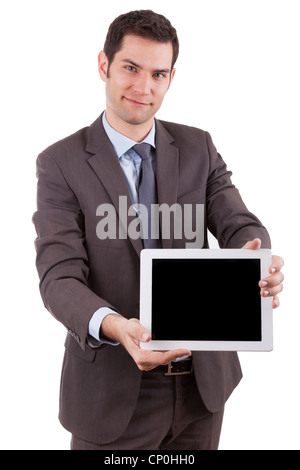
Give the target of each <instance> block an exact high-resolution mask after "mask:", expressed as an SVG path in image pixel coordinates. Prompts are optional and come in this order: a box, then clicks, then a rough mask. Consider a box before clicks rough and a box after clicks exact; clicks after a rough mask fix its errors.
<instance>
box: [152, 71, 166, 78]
mask: <svg viewBox="0 0 300 470" xmlns="http://www.w3.org/2000/svg"><path fill="white" fill-rule="evenodd" d="M165 76H166V75H165V74H164V73H161V72H156V73H155V74H154V78H158V79H162V78H165Z"/></svg>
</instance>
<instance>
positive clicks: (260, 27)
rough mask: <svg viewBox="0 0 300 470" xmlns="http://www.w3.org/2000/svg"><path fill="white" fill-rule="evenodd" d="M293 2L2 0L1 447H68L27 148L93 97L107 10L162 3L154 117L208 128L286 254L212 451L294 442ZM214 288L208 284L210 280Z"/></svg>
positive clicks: (111, 13)
mask: <svg viewBox="0 0 300 470" xmlns="http://www.w3.org/2000/svg"><path fill="white" fill-rule="evenodd" d="M298 5H299V2H298V1H297V0H295V1H293V0H281V1H278V0H251V1H250V0H249V1H247V0H226V1H223V0H219V1H218V0H188V1H185V2H183V1H182V0H181V1H178V0H164V1H161V0H152V1H146V0H137V1H135V0H127V1H126V2H123V1H117V0H111V1H109V2H105V1H102V0H97V1H96V0H84V1H83V0H80V1H79V0H43V1H39V0H26V1H22V0H10V1H9V2H4V1H3V2H1V7H0V18H1V19H0V35H1V37H0V39H1V41H0V45H1V59H0V60H1V89H0V93H1V96H0V98H1V101H0V103H1V107H0V109H1V167H0V168H1V179H0V182H1V183H0V190H1V253H2V255H1V341H0V347H1V351H0V358H1V388H0V390H1V402H0V407H1V408H0V413H1V415H0V426H1V428H0V432H1V436H0V447H1V448H2V449H15V450H18V449H33V450H35V449H36V450H37V449H68V448H69V433H68V432H66V431H65V430H64V429H62V428H61V426H60V424H59V422H58V420H57V412H58V394H59V381H60V370H61V362H62V355H63V343H64V337H65V329H64V327H63V326H62V325H60V324H59V323H58V322H56V321H55V320H54V319H53V318H52V317H51V315H50V314H49V313H48V312H47V311H46V310H45V309H44V307H43V304H42V301H41V299H40V296H39V291H38V277H37V274H36V271H35V266H34V263H35V251H34V247H33V240H34V238H35V231H34V227H33V225H32V223H31V216H32V214H33V212H34V210H35V191H36V179H35V160H36V156H37V154H38V153H39V152H40V151H42V150H43V149H44V148H46V147H47V146H48V145H50V144H52V143H53V142H55V141H57V140H59V139H60V138H63V137H65V136H67V135H69V134H71V133H73V132H75V131H77V130H78V129H80V128H82V127H85V126H88V125H89V124H91V123H92V122H93V121H94V120H95V119H96V118H97V116H98V115H99V114H100V112H101V111H102V110H103V109H104V106H105V100H104V85H103V83H102V82H101V81H100V78H99V76H98V72H97V54H98V52H99V51H100V49H101V48H102V46H103V43H104V39H105V35H106V31H107V28H108V25H109V24H110V23H111V21H112V20H113V19H114V18H115V17H116V16H118V15H119V14H121V13H125V12H126V11H129V10H133V9H141V8H151V9H153V10H155V11H157V12H159V13H162V14H165V15H166V16H167V17H168V18H169V19H170V20H171V22H172V23H173V24H174V26H175V27H176V29H177V31H178V35H179V39H180V57H179V60H178V62H177V74H176V77H175V80H174V82H173V84H172V87H171V89H170V91H169V93H168V95H167V97H166V99H165V103H164V105H163V107H162V109H161V111H160V112H159V114H158V117H160V118H162V119H166V120H172V121H176V122H180V123H185V124H190V125H193V126H196V127H200V128H202V129H205V130H208V131H209V132H210V133H211V135H212V137H213V140H214V143H215V145H216V146H217V148H218V150H219V152H220V153H221V154H222V156H223V158H224V159H225V161H226V162H227V164H228V167H229V169H231V170H232V171H233V182H234V183H235V184H236V185H237V187H238V188H239V189H240V191H241V193H242V196H243V198H244V201H245V202H246V204H247V206H248V208H249V209H250V210H251V211H253V212H254V213H255V214H256V215H257V216H258V217H259V218H260V219H261V220H262V221H263V223H264V224H265V225H266V226H267V228H268V230H269V232H270V234H271V238H272V242H273V252H274V253H276V254H280V255H281V256H282V257H283V258H284V259H285V263H286V265H285V268H284V273H285V276H286V280H285V289H284V292H283V293H282V295H281V307H280V309H279V310H277V311H275V312H274V327H275V350H274V351H273V352H272V353H241V354H240V358H241V362H242V365H243V370H244V379H243V381H242V383H241V384H240V386H239V387H238V388H237V389H236V390H235V392H234V394H233V395H232V397H231V398H230V400H229V401H228V404H227V409H226V415H225V420H224V426H223V432H222V436H221V443H220V448H221V449H224V450H225V449H228V450H238V449H250V450H255V449H265V450H268V449H285V450H289V449H300V435H299V419H300V406H299V401H300V400H299V396H300V380H299V349H300V341H299V337H300V320H299V304H298V291H299V286H298V283H297V276H298V278H299V275H298V272H297V267H298V264H299V248H298V245H299V244H298V239H299V164H298V160H299V109H300V100H299V83H300V74H299V44H300V33H299V31H300V29H299V12H298ZM215 287H216V293H217V291H218V286H217V285H216V286H215Z"/></svg>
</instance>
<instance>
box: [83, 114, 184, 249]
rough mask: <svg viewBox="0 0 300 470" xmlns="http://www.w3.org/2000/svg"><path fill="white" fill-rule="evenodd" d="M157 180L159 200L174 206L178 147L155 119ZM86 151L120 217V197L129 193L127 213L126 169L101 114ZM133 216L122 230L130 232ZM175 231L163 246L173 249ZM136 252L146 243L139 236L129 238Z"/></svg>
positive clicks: (161, 202) (129, 200)
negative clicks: (120, 160)
mask: <svg viewBox="0 0 300 470" xmlns="http://www.w3.org/2000/svg"><path fill="white" fill-rule="evenodd" d="M155 140H156V180H157V192H158V203H159V204H167V205H168V206H169V207H171V206H172V205H173V204H174V203H176V202H177V194H178V171H179V150H178V149H177V148H176V147H174V145H171V143H172V142H174V138H173V137H172V136H171V135H170V134H169V133H168V132H167V130H166V129H165V127H164V126H163V124H162V123H161V122H160V121H158V120H156V138H155ZM86 150H87V151H88V152H89V153H91V154H92V156H91V157H90V158H89V159H88V163H89V164H90V166H91V167H92V169H93V170H94V172H95V173H96V175H97V176H98V178H99V180H100V181H101V182H102V184H103V186H104V187H105V189H106V191H107V193H108V194H109V197H110V199H111V201H112V204H113V205H114V207H115V209H116V211H117V213H118V215H119V217H121V220H123V219H124V217H122V216H121V215H120V211H119V197H120V196H127V214H128V209H129V207H130V206H131V204H132V202H131V197H130V193H129V190H128V186H127V181H126V178H125V175H124V173H123V170H122V168H121V166H120V164H119V162H118V158H117V156H116V153H115V151H114V148H113V146H112V144H111V142H110V140H109V139H108V137H107V135H106V132H105V131H104V128H103V126H102V115H101V116H100V117H99V118H98V119H97V120H96V121H95V122H94V123H93V124H92V125H91V126H90V128H89V131H88V141H87V146H86ZM134 218H135V217H134V216H127V222H128V223H127V226H125V225H123V229H124V230H125V231H126V233H127V234H128V226H129V224H130V223H131V221H133V220H134ZM173 235H174V230H173V227H172V225H171V236H170V238H168V239H163V240H162V245H163V248H171V246H172V240H173ZM128 238H129V240H130V242H131V243H132V245H133V247H134V249H135V251H136V253H137V254H138V255H139V254H140V252H141V250H142V248H143V245H142V242H141V240H140V239H137V240H133V239H132V238H130V237H128Z"/></svg>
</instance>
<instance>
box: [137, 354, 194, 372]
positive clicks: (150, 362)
mask: <svg viewBox="0 0 300 470" xmlns="http://www.w3.org/2000/svg"><path fill="white" fill-rule="evenodd" d="M185 355H187V356H190V355H191V351H188V350H186V349H176V350H172V351H164V352H161V351H143V350H140V351H139V352H138V354H137V356H136V364H137V366H138V368H139V369H140V370H144V371H149V370H152V369H154V368H155V367H157V366H159V365H166V364H168V363H169V362H172V361H174V360H175V359H178V358H179V357H183V356H185Z"/></svg>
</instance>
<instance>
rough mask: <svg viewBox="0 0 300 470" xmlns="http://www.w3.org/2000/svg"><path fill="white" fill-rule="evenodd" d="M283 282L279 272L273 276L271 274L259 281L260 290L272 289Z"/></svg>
mask: <svg viewBox="0 0 300 470" xmlns="http://www.w3.org/2000/svg"><path fill="white" fill-rule="evenodd" d="M283 280H284V275H283V273H282V272H281V271H278V272H276V273H275V274H272V276H268V277H266V278H264V279H262V280H261V281H259V286H260V287H262V288H266V287H274V286H276V285H279V284H280V283H282V281H283Z"/></svg>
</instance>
